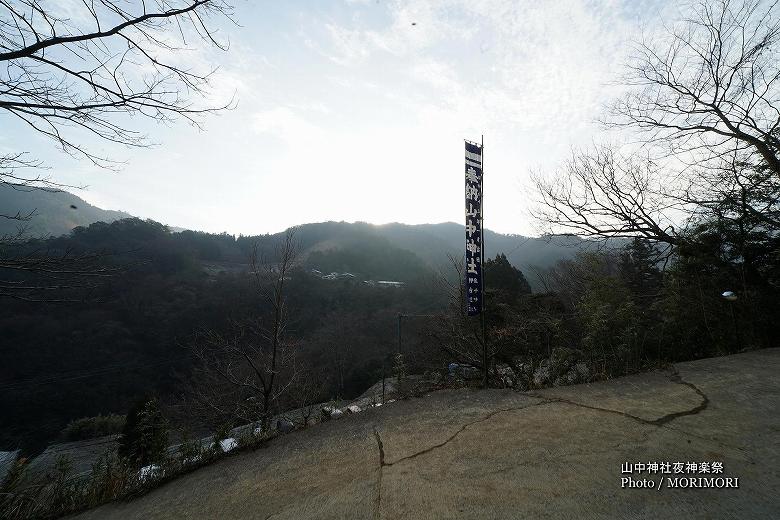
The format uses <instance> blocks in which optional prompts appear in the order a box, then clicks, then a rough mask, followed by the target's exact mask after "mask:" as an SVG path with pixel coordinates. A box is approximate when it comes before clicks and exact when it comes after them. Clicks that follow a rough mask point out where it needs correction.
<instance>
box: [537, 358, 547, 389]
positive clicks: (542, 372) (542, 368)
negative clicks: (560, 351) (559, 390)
mask: <svg viewBox="0 0 780 520" xmlns="http://www.w3.org/2000/svg"><path fill="white" fill-rule="evenodd" d="M549 380H550V361H549V360H548V359H544V360H542V362H541V363H540V364H539V366H538V367H536V370H534V385H536V386H544V385H545V384H547V382H548V381H549Z"/></svg>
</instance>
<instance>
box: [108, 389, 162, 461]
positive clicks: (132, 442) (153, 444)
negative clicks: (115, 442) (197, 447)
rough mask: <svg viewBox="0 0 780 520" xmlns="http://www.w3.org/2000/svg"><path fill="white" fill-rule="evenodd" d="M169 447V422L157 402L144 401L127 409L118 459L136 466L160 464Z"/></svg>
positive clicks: (145, 399)
mask: <svg viewBox="0 0 780 520" xmlns="http://www.w3.org/2000/svg"><path fill="white" fill-rule="evenodd" d="M167 447H168V422H167V421H166V420H165V417H163V414H162V411H161V410H160V404H159V402H158V401H157V399H150V398H144V399H141V400H140V401H138V403H136V405H135V406H134V407H133V408H131V409H130V411H129V412H128V413H127V418H126V419H125V426H124V429H123V430H122V436H121V437H120V439H119V455H120V456H122V457H124V458H126V459H128V460H129V461H130V462H131V463H132V464H134V465H136V466H139V467H141V466H147V465H149V464H153V463H159V462H162V461H163V459H164V458H165V454H166V451H165V450H166V449H167Z"/></svg>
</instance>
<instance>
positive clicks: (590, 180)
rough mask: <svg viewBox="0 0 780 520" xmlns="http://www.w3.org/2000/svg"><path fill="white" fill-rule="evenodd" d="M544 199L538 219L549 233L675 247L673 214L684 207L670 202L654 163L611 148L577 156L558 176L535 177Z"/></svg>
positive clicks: (536, 215)
mask: <svg viewBox="0 0 780 520" xmlns="http://www.w3.org/2000/svg"><path fill="white" fill-rule="evenodd" d="M534 182H535V185H536V189H537V192H538V194H539V196H540V199H539V203H540V204H539V208H538V209H537V210H536V211H535V217H536V218H537V220H539V221H540V222H543V223H545V225H546V226H548V229H547V230H546V231H547V232H548V233H560V232H568V233H573V234H576V235H581V236H586V237H595V238H599V239H610V238H627V237H633V236H643V237H645V238H648V239H651V240H654V241H657V242H661V243H666V244H669V245H673V244H675V243H676V242H677V241H678V240H679V233H678V230H676V229H675V227H674V224H673V222H674V220H673V218H674V212H675V211H680V210H682V209H684V204H683V203H682V202H681V201H679V200H675V199H673V198H669V197H668V196H667V195H668V189H667V187H665V186H663V185H662V182H661V177H660V176H659V171H658V168H657V167H656V166H655V165H654V163H653V162H652V161H650V160H649V159H637V158H624V157H622V156H621V155H620V154H619V153H617V152H616V151H615V149H614V148H612V147H610V146H597V147H595V148H593V149H592V150H591V151H586V152H576V153H574V154H572V157H571V159H569V160H568V161H567V162H566V163H565V164H564V165H563V167H562V169H561V170H560V171H558V172H555V175H553V176H551V177H544V176H542V175H535V176H534Z"/></svg>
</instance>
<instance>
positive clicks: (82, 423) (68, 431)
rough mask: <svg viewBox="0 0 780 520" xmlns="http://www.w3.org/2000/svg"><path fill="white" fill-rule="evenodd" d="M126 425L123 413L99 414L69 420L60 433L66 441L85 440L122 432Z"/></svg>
mask: <svg viewBox="0 0 780 520" xmlns="http://www.w3.org/2000/svg"><path fill="white" fill-rule="evenodd" d="M124 427H125V418H124V416H122V415H116V414H109V415H98V416H96V417H83V418H81V419H76V420H74V421H71V422H69V423H68V425H67V426H66V427H65V428H64V429H63V430H62V433H61V434H60V435H61V437H62V439H63V440H66V441H83V440H87V439H94V438H96V437H105V436H106V435H115V434H119V433H122V430H123V429H124Z"/></svg>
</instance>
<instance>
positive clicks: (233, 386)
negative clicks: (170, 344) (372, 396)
mask: <svg viewBox="0 0 780 520" xmlns="http://www.w3.org/2000/svg"><path fill="white" fill-rule="evenodd" d="M297 255H298V246H297V244H296V241H295V228H290V229H289V230H287V232H286V233H285V236H284V238H283V240H282V242H281V243H280V244H279V245H278V246H277V247H276V249H275V255H274V258H273V259H268V258H264V257H263V256H264V255H263V254H261V253H260V251H259V247H258V245H257V244H255V246H254V248H253V250H252V254H251V257H250V266H251V273H252V277H253V279H254V284H255V288H256V290H257V291H258V293H259V295H260V296H261V297H262V298H261V301H262V305H263V308H262V309H256V310H253V311H252V312H251V313H250V314H251V315H252V317H251V318H249V319H244V320H237V321H235V322H234V323H233V324H232V325H231V327H230V328H229V331H228V332H227V333H223V332H218V331H205V332H203V333H201V334H199V335H198V337H197V338H196V339H195V341H194V342H193V343H192V345H190V349H191V351H192V354H193V355H194V356H195V359H196V360H197V362H196V365H197V368H196V370H195V373H194V374H193V377H192V381H193V383H192V385H191V392H190V395H189V396H190V397H191V398H192V404H193V405H194V407H195V409H196V410H197V411H199V412H200V413H201V414H203V415H204V416H205V418H214V419H216V420H217V421H218V422H237V421H243V422H245V423H252V422H255V421H260V422H261V425H262V427H263V428H266V429H267V428H269V426H270V419H271V416H272V414H273V413H274V411H275V410H276V408H277V405H278V403H279V401H280V399H281V398H282V396H284V395H285V394H286V393H288V391H289V390H290V389H291V388H292V386H293V385H295V384H298V383H299V378H300V375H301V374H300V373H299V372H300V371H299V370H298V367H297V366H296V363H295V346H296V345H295V343H294V341H292V340H290V338H289V337H288V335H287V330H286V327H287V324H288V323H289V316H288V309H287V298H286V285H287V283H288V281H289V280H290V275H291V272H292V270H293V269H294V267H295V265H296V259H297Z"/></svg>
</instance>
